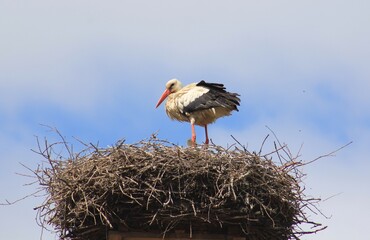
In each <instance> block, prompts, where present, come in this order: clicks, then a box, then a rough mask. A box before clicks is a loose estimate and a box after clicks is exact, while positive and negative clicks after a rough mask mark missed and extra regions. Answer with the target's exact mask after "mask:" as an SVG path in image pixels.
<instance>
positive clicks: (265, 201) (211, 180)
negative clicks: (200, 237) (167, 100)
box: [34, 136, 323, 240]
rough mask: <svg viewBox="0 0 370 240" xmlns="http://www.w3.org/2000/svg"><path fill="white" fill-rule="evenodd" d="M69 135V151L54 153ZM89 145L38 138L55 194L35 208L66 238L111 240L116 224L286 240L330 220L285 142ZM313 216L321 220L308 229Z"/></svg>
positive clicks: (43, 178)
mask: <svg viewBox="0 0 370 240" xmlns="http://www.w3.org/2000/svg"><path fill="white" fill-rule="evenodd" d="M60 144H62V146H63V148H65V149H66V150H67V152H68V153H69V156H68V157H67V159H62V158H61V156H60V154H59V153H55V151H56V150H55V148H56V146H58V145H60ZM85 146H86V149H85V150H84V151H82V152H80V153H78V154H75V153H73V152H72V150H71V149H72V148H71V146H69V145H68V144H67V142H66V141H65V140H64V139H62V141H61V142H60V143H56V144H49V143H48V142H47V141H45V143H43V144H41V143H39V150H38V151H37V152H38V153H39V154H41V155H42V156H43V157H44V158H45V159H46V164H45V163H44V164H43V165H41V164H40V166H39V168H38V169H37V170H35V171H34V174H35V175H36V177H37V178H38V182H39V184H40V186H41V188H43V189H44V190H45V191H46V193H47V195H46V196H47V197H46V200H45V202H44V203H43V204H42V205H41V206H38V207H37V208H36V209H37V210H38V216H39V219H40V223H41V225H43V226H46V225H52V226H53V227H54V228H55V230H56V231H57V232H59V234H60V237H61V238H62V239H102V237H103V236H104V235H105V233H106V231H107V229H120V230H122V229H124V230H126V231H130V230H140V231H146V230H153V229H155V230H160V231H162V233H166V232H169V231H171V230H172V229H179V228H182V229H190V230H189V231H196V230H197V229H212V231H225V229H228V228H230V227H233V228H237V229H239V230H240V233H241V234H243V235H245V236H247V237H248V238H247V239H285V240H286V239H299V237H300V236H301V235H302V234H308V233H314V232H317V231H319V230H321V229H323V227H322V226H321V224H319V223H315V222H312V221H311V220H309V219H307V217H306V212H310V211H311V210H312V209H315V206H316V203H317V202H318V201H320V199H317V198H310V199H309V198H307V197H306V196H305V195H304V192H303V190H304V187H303V186H302V185H303V184H302V182H301V178H302V173H301V171H300V170H299V168H300V167H301V166H302V164H303V163H302V162H301V161H298V160H297V159H295V158H293V157H291V156H290V154H289V152H288V151H287V150H286V147H285V146H279V147H276V150H275V151H274V152H272V153H269V154H268V155H261V153H259V154H256V153H250V152H248V151H247V150H246V149H245V148H243V147H235V146H234V147H233V148H232V149H231V148H229V149H225V148H223V147H220V146H216V145H211V146H208V147H207V148H205V147H197V148H196V147H186V148H184V147H180V146H176V145H174V144H172V143H169V142H167V141H163V140H159V139H157V138H156V137H155V136H153V137H151V138H150V139H148V140H144V141H141V142H139V143H136V144H125V143H124V142H123V141H119V142H118V143H117V144H116V145H115V146H113V147H107V148H98V147H97V146H95V145H91V144H90V145H85ZM273 155H275V156H277V157H278V159H279V160H280V161H279V164H276V163H274V162H273V161H272V160H271V156H273ZM304 224H310V225H311V227H312V228H310V230H309V231H303V230H301V228H300V226H302V225H304Z"/></svg>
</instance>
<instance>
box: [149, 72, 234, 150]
mask: <svg viewBox="0 0 370 240" xmlns="http://www.w3.org/2000/svg"><path fill="white" fill-rule="evenodd" d="M238 96H239V94H237V93H230V92H227V91H226V90H225V87H224V85H223V84H219V83H207V82H205V81H201V82H199V83H191V84H189V85H187V86H185V87H182V84H181V82H180V81H179V80H177V79H171V80H170V81H168V82H167V83H166V90H165V91H164V92H163V94H162V96H161V97H160V99H159V100H158V103H157V105H156V108H157V107H158V106H159V105H161V103H162V102H163V101H164V100H165V99H166V98H167V97H168V100H167V102H166V113H167V115H168V116H169V117H170V118H171V119H175V120H178V121H182V122H190V124H191V141H192V143H193V144H195V140H196V134H195V127H194V125H199V126H203V127H204V129H205V134H206V141H205V144H208V143H209V139H208V130H207V125H208V124H210V123H213V122H215V121H216V119H217V118H220V117H224V116H228V115H231V112H232V111H233V110H236V111H238V106H239V104H240V99H239V97H238Z"/></svg>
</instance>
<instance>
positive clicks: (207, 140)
mask: <svg viewBox="0 0 370 240" xmlns="http://www.w3.org/2000/svg"><path fill="white" fill-rule="evenodd" d="M204 130H205V132H206V141H205V144H208V143H209V139H208V128H207V125H204Z"/></svg>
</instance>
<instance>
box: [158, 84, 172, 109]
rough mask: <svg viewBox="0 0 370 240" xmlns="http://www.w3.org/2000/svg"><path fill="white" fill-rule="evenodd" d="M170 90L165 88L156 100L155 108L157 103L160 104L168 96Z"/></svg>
mask: <svg viewBox="0 0 370 240" xmlns="http://www.w3.org/2000/svg"><path fill="white" fill-rule="evenodd" d="M170 93H171V92H170V90H168V89H166V90H165V91H164V92H163V93H162V96H161V98H160V99H159V100H158V103H157V105H156V106H155V108H157V107H158V106H159V105H161V103H162V102H163V101H164V100H165V99H166V98H167V97H168V95H170Z"/></svg>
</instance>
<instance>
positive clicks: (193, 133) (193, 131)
mask: <svg viewBox="0 0 370 240" xmlns="http://www.w3.org/2000/svg"><path fill="white" fill-rule="evenodd" d="M196 138H197V136H196V134H195V126H194V124H193V123H192V124H191V141H192V142H193V144H195V141H196Z"/></svg>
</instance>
